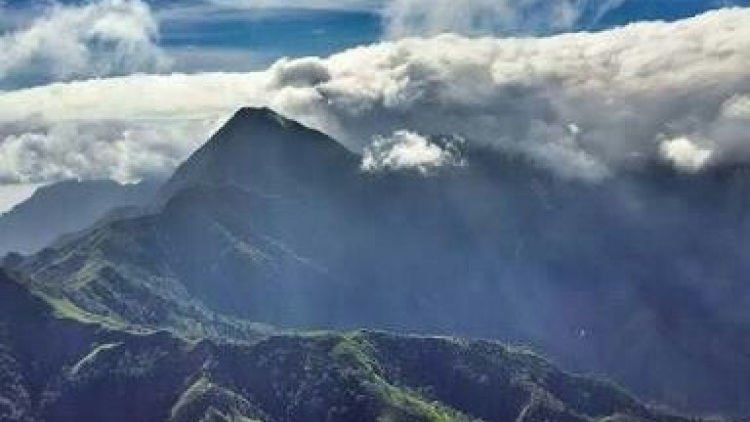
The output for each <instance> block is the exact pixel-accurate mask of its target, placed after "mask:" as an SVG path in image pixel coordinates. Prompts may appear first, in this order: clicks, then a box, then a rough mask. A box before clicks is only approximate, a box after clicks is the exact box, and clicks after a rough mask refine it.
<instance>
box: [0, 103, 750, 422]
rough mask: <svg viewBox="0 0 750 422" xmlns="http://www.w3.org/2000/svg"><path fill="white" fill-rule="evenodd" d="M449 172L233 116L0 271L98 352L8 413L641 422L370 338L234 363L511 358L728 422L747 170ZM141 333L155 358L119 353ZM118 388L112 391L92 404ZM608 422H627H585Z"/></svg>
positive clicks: (744, 346)
mask: <svg viewBox="0 0 750 422" xmlns="http://www.w3.org/2000/svg"><path fill="white" fill-rule="evenodd" d="M434 142H439V141H438V140H435V141H434ZM461 153H462V154H463V158H464V159H465V161H466V162H467V165H465V166H459V167H450V168H443V169H437V170H436V171H434V172H432V173H431V174H428V175H425V174H423V173H422V172H418V171H410V170H408V169H407V170H401V171H376V172H367V171H363V170H362V169H361V168H360V161H361V158H360V157H359V156H358V155H356V154H354V153H352V152H350V151H348V150H346V149H345V148H343V147H342V146H341V145H340V144H338V143H337V142H336V141H334V140H333V139H331V138H329V137H327V136H326V135H324V134H322V133H320V132H317V131H314V130H312V129H309V128H306V127H304V126H302V125H300V124H298V123H296V122H293V121H291V120H288V119H286V118H284V117H282V116H280V115H278V114H276V113H274V112H273V111H271V110H268V109H242V110H240V111H238V112H237V113H236V114H235V115H234V116H233V117H232V118H231V119H230V120H229V121H228V122H227V124H226V125H225V126H224V127H223V128H222V129H221V130H220V131H219V132H217V133H216V134H215V135H214V136H213V137H212V138H211V139H210V140H209V141H208V142H207V143H206V144H205V145H204V146H203V147H202V148H201V149H199V150H198V151H197V152H195V153H194V154H193V156H191V157H190V158H189V159H188V160H187V161H186V162H185V163H184V164H183V165H182V166H180V168H179V169H178V170H177V171H176V172H175V174H174V175H173V177H172V178H171V179H170V180H169V181H168V182H166V183H165V184H164V185H163V186H162V187H161V188H160V189H159V191H158V193H157V194H156V196H155V199H154V200H153V201H152V202H150V203H149V204H148V205H146V206H144V207H142V208H140V209H139V210H138V211H137V212H132V213H129V214H126V215H119V216H118V217H117V218H112V219H108V220H105V221H103V222H101V223H100V224H97V225H95V226H93V227H91V228H89V229H87V230H85V231H83V232H80V233H78V234H77V235H72V236H68V237H66V238H64V239H63V240H61V241H59V242H57V243H55V244H54V245H52V246H51V247H48V248H45V249H43V250H42V251H40V252H38V253H36V254H34V255H31V256H20V255H12V256H9V257H7V258H6V259H5V262H4V265H5V266H6V267H7V268H8V270H9V271H11V272H13V273H14V274H16V275H15V276H14V278H16V279H17V280H19V281H18V283H17V284H11V285H12V286H14V287H13V288H14V289H16V290H18V291H20V292H24V289H26V293H25V294H27V295H28V294H29V292H31V294H33V296H34V297H35V298H40V299H34V300H37V301H38V302H39V303H40V305H39V306H42V305H44V306H47V307H48V308H47V310H46V311H44V312H43V313H45V312H46V313H49V312H54V313H55V314H56V315H67V316H72V317H73V319H74V320H76V321H88V323H89V325H87V327H91V325H90V324H96V325H95V326H100V327H108V328H106V329H103V328H97V329H94V328H87V329H90V330H92V331H94V332H97V333H99V334H96V335H102V336H105V337H106V336H114V337H115V339H114V340H99V339H98V337H96V336H94V335H93V334H92V336H93V337H85V340H83V341H82V343H85V344H86V345H87V346H90V345H91V344H92V343H93V344H99V346H95V347H94V348H93V349H92V350H93V351H92V350H90V349H86V348H85V347H82V348H80V349H77V350H75V353H73V352H71V355H70V359H69V360H67V361H64V362H63V361H58V362H56V363H54V364H50V368H51V369H50V371H51V372H46V374H47V375H49V374H50V373H55V374H57V373H59V372H60V371H62V372H64V373H66V374H69V371H72V370H73V369H71V368H70V365H73V367H74V368H79V367H81V365H83V366H84V367H85V366H86V365H85V364H86V363H87V362H89V360H88V359H83V362H84V364H80V365H79V364H75V363H71V362H73V361H74V360H75V359H74V357H76V358H78V359H82V358H81V356H86V355H85V353H93V355H92V356H93V358H92V359H93V362H94V363H96V365H99V364H100V363H99V361H98V359H99V357H101V358H102V360H103V362H101V364H102V365H106V366H105V369H104V370H97V369H92V371H93V375H90V376H88V375H87V377H86V378H85V380H84V381H82V382H81V383H79V382H78V381H77V382H76V383H75V386H76V387H71V388H72V390H71V391H72V393H71V394H73V395H72V396H66V394H67V393H65V391H68V390H66V389H64V390H63V392H62V393H59V392H57V391H56V392H54V393H50V395H51V397H53V398H58V399H59V398H60V397H62V399H59V400H62V401H59V402H54V400H53V404H51V405H50V406H51V407H49V408H46V407H45V405H44V403H46V402H44V401H41V402H40V401H34V400H32V399H30V400H31V401H30V403H31V402H33V403H36V404H32V405H30V407H29V409H31V410H29V411H30V412H31V413H32V414H35V415H41V414H42V413H44V412H57V411H61V412H65V411H68V412H72V411H74V410H75V411H81V412H84V411H87V410H82V409H83V408H82V407H81V405H80V403H82V402H80V401H79V402H76V401H75V400H89V399H90V398H91V397H92V396H90V395H88V393H85V392H87V391H88V392H92V391H97V390H99V389H101V394H102V395H103V396H104V397H107V398H111V397H112V396H107V394H123V395H124V396H121V397H130V398H131V399H132V396H128V394H137V392H138V391H139V390H140V388H141V384H138V383H139V382H143V379H164V380H165V384H164V386H163V387H159V386H158V385H154V386H150V387H146V386H143V388H144V390H143V391H150V390H148V388H163V389H164V391H165V392H169V394H171V396H170V395H169V394H167V393H165V396H163V397H164V399H163V401H161V402H159V403H156V402H154V403H152V404H149V406H151V405H153V406H154V407H153V409H151V408H149V409H145V408H144V413H143V415H144V419H143V420H153V419H152V416H153V415H163V414H164V412H165V410H164V409H167V408H171V407H170V406H175V405H176V404H175V403H177V402H180V403H187V404H186V405H185V406H187V407H180V406H178V410H175V411H174V412H177V414H180V412H181V411H182V410H181V409H190V410H189V411H188V410H186V412H188V413H187V414H189V415H191V416H190V417H189V418H188V419H180V420H197V419H192V416H193V415H197V414H201V415H204V414H205V415H207V416H206V417H207V420H221V419H216V418H219V416H220V415H223V417H225V419H231V417H229V416H227V415H230V416H231V415H234V416H232V417H235V416H236V418H235V419H237V418H240V416H242V417H245V418H250V419H252V418H257V419H261V420H266V419H268V420H326V417H324V416H323V414H322V413H320V412H322V410H321V409H327V411H328V412H334V413H332V414H331V415H332V416H330V418H329V419H328V420H342V421H343V420H461V419H462V418H464V417H468V418H469V419H471V418H481V419H484V420H497V421H505V420H529V421H535V420H556V421H557V420H658V419H659V418H660V417H661V416H655V415H654V414H653V413H649V412H650V411H648V410H646V409H645V408H644V407H643V406H641V405H639V404H637V403H636V402H635V401H633V400H632V399H630V398H628V396H627V395H625V394H623V393H620V392H618V391H617V390H616V389H612V388H611V387H604V386H603V385H601V384H598V383H595V382H593V381H588V380H585V379H583V378H570V377H568V376H566V375H563V374H562V373H561V372H559V371H557V370H555V369H553V367H552V366H550V365H549V364H547V363H544V362H543V361H541V360H539V359H538V358H531V357H530V356H529V355H528V354H524V353H521V354H516V353H515V352H510V351H509V350H508V349H506V348H503V347H501V346H498V345H496V344H494V343H488V342H475V343H471V342H459V341H454V340H445V339H443V340H440V339H434V338H429V337H398V336H391V335H385V334H378V333H374V332H370V331H364V332H360V333H355V334H336V335H334V334H326V335H309V336H298V335H289V334H287V335H285V336H284V335H282V336H280V337H274V336H271V337H270V339H267V340H261V341H260V342H259V343H258V341H259V340H258V338H266V337H267V336H268V335H269V333H272V332H273V329H272V328H269V326H282V327H289V328H294V329H301V330H311V329H335V330H350V329H355V328H362V327H364V328H367V329H380V330H382V329H385V330H394V331H409V332H418V333H424V334H427V333H429V334H457V335H461V336H477V337H486V338H494V339H500V340H508V341H513V342H520V343H523V344H528V345H531V346H532V347H534V348H535V349H537V350H540V351H542V352H543V353H545V354H547V355H549V356H551V357H553V358H554V359H555V360H556V361H557V362H559V363H560V364H561V365H562V366H563V367H565V368H568V369H572V370H575V371H586V372H597V373H603V374H607V375H608V376H612V377H614V379H615V380H617V381H618V382H621V383H623V384H624V385H625V386H626V387H627V388H629V389H632V390H633V391H635V392H636V393H637V394H638V395H639V396H640V397H643V398H647V399H648V400H653V401H657V402H662V403H665V404H669V405H672V406H674V407H677V408H679V409H680V410H689V411H696V412H724V413H727V414H740V413H744V412H748V411H750V408H749V407H748V403H750V341H749V340H748V339H750V331H749V330H748V329H749V328H750V319H749V318H748V317H747V312H746V309H747V308H746V306H747V305H748V302H749V300H748V299H749V298H750V295H748V293H750V289H748V287H747V286H746V285H745V284H746V283H745V274H747V273H748V272H747V271H748V269H749V268H748V264H747V263H748V262H750V260H748V259H746V258H748V257H747V253H748V251H750V248H748V246H750V245H748V239H750V237H748V229H749V228H750V225H748V218H747V210H748V206H750V196H748V193H750V177H749V175H748V169H745V168H722V169H717V170H715V171H711V172H707V173H703V174H695V175H686V174H680V173H677V172H675V171H673V170H672V169H670V168H666V167H663V166H661V165H660V164H658V163H654V164H653V165H650V166H647V167H644V168H642V169H639V170H634V171H633V172H632V173H630V174H625V175H622V177H618V178H617V179H614V178H613V179H610V180H607V181H604V182H602V183H600V184H589V183H582V182H575V181H568V180H561V179H559V178H557V177H555V176H553V175H551V174H549V173H547V172H546V171H544V170H541V169H539V168H537V167H536V166H535V165H534V163H529V162H526V161H524V160H522V159H519V158H517V157H513V156H508V155H506V154H502V153H500V152H497V151H495V150H492V149H490V148H484V147H478V146H465V148H463V149H462V151H461ZM6 284H7V283H6ZM19 286H22V287H23V288H21V287H19ZM35 303H36V302H35ZM8 318H10V316H8ZM55 321H57V319H56V320H55ZM248 321H252V323H250V322H248ZM55 323H56V324H57V323H62V324H70V325H72V326H75V327H78V328H75V330H80V329H82V328H80V327H79V324H81V323H80V322H55ZM14 324H15V323H8V324H7V326H9V327H10V326H14ZM45 324H46V323H45ZM264 324H268V325H264ZM101 330H103V331H104V333H102V332H101ZM154 330H166V331H168V332H170V333H171V334H169V335H167V334H164V333H156V334H143V332H152V331H154ZM126 331H128V332H132V331H136V332H137V334H128V333H126ZM66 335H67V334H66ZM86 335H89V334H86ZM61 336H63V335H62V334H61ZM11 338H14V336H11ZM107 338H109V337H107ZM152 339H153V340H152ZM182 339H188V340H182ZM200 339H204V340H203V341H199V340H200ZM27 341H33V337H32V338H29V340H27ZM61 341H63V340H61ZM152 341H153V342H155V343H158V345H156V346H154V343H152ZM196 342H197V343H196ZM228 342H229V343H233V344H241V345H242V346H231V347H230V346H225V344H227V343H228ZM188 344H192V345H193V346H188ZM97 347H98V348H97ZM102 347H103V348H102ZM131 348H136V349H137V350H138V351H133V350H132V349H131ZM154 348H155V349H154ZM341 349H343V355H340V354H339V352H341V351H342V350H341ZM196 350H198V351H196ZM165 351H166V352H165ZM164 353H168V354H169V356H170V361H173V362H175V363H174V364H168V363H166V362H162V361H161V360H159V359H160V358H159V356H164ZM11 354H12V355H13V356H14V358H13V359H16V360H18V359H21V361H22V363H23V360H24V359H26V358H24V357H23V356H24V352H14V353H11ZM100 355H101V356H100ZM19 356H20V358H19ZM283 356H288V360H286V361H285V360H284V359H282V357H283ZM339 358H340V359H342V360H341V361H339V360H338V359H339ZM507 359H509V361H508V360H507ZM183 360H184V362H183ZM122 362H136V363H137V364H134V365H132V366H133V367H136V368H137V367H140V366H141V363H143V365H144V366H145V367H146V368H147V369H145V370H140V369H127V367H128V365H127V364H123V363H122ZM180 362H183V363H180ZM207 362H208V363H207ZM511 362H514V363H512V364H511ZM79 363H80V362H79ZM13 365H15V364H13ZM66 365H67V366H66ZM123 365H125V368H123ZM290 365H291V366H290ZM330 365H333V366H334V367H335V369H331V368H330ZM509 365H510V366H509ZM514 365H518V366H514ZM308 366H309V371H308V369H307V368H308ZM96 367H97V366H94V368H96ZM510 367H516V368H518V369H512V370H511V369H509V368H510ZM541 367H544V368H546V369H544V370H541V372H539V371H540V370H539V368H541ZM65 368H66V369H65ZM118 368H120V369H118ZM201 368H203V369H201ZM206 368H207V369H206ZM214 370H215V371H216V372H213V371H214ZM66 371H68V372H66ZM118 371H121V372H122V373H124V374H125V377H124V378H123V380H122V383H123V384H122V386H119V384H117V385H118V386H114V387H111V388H114V389H116V390H117V391H115V392H107V388H110V387H109V386H108V385H107V383H106V377H107V376H110V375H112V376H114V375H113V374H120V372H118ZM153 371H156V372H153ZM160 371H167V373H165V375H162V374H163V373H162V372H160ZM170 371H175V372H170ZM243 371H245V372H243ZM516 371H520V372H516ZM43 372H44V371H43ZM131 372H134V373H135V374H136V375H133V374H132V373H131ZM76 373H78V372H76ZM529 373H535V374H537V375H533V376H531V375H528V374H529ZM270 374H273V376H272V375H270ZM539 374H548V375H549V374H557V375H554V376H553V378H555V377H557V378H556V379H557V381H554V382H551V381H549V382H548V379H547V378H538V375H539ZM13 376H14V377H16V378H18V377H23V376H25V375H23V374H21V375H18V374H17V375H13ZM117 376H118V377H119V375H117ZM133 377H134V378H133ZM141 377H143V378H141ZM244 377H247V378H244ZM308 377H309V378H308ZM55 379H57V380H60V379H63V380H64V379H65V377H62V378H60V377H57V378H55ZM188 379H189V380H192V381H191V382H192V384H191V383H188V384H187V385H186V384H185V382H187V381H186V380H188ZM169 380H172V381H169ZM259 380H264V381H259ZM303 380H308V381H309V382H313V381H315V382H313V384H312V385H309V384H308V381H304V382H303ZM573 380H575V381H573ZM178 381H179V382H178ZM56 382H57V383H58V384H56V385H61V386H63V387H65V388H67V386H66V383H65V381H56ZM118 382H119V381H118ZM579 382H580V383H582V384H580V385H579V384H578V383H579ZM44 383H46V381H45V382H43V383H42V384H44ZM60 383H61V384H60ZM87 383H89V384H87ZM248 383H249V384H248ZM253 383H259V384H253ZM327 383H330V384H327ZM590 383H593V384H590ZM157 384H158V383H157ZM35 385H39V384H35ZM45 385H46V384H45ZM190 385H192V387H191V386H190ZM553 385H554V386H556V387H554V388H553ZM102 386H106V387H107V388H103V387H102ZM561 386H562V387H561ZM584 386H596V387H584ZM30 388H32V389H33V388H38V387H30ZM76 388H80V389H83V390H76ZM559 388H562V390H560V389H559ZM588 388H593V390H591V391H588V392H586V389H588ZM569 389H570V390H569ZM14 391H15V390H14ZM19 391H20V390H19ZM80 391H84V393H80ZM521 391H523V392H521ZM334 392H337V393H334ZM79 393H80V394H81V396H76V394H79ZM14 394H15V393H14ZM17 394H21V395H23V393H21V392H19V393H17ZM34 394H38V391H37V393H29V396H30V397H32V396H33V397H39V396H38V395H36V396H35V395H34ZM143 394H144V395H145V394H146V393H145V392H144V393H143ZM159 394H161V393H159ZM180 395H183V398H184V400H179V401H178V400H177V397H179V396H180ZM151 396H152V394H149V397H151ZM45 397H46V396H45ZM154 397H162V396H159V395H158V394H157V393H154ZM185 397H187V398H185ZM530 398H534V399H533V400H531V401H530ZM66 400H72V401H71V402H67V401H66ZM101 402H104V400H101ZM40 403H41V404H40ZM60 403H63V404H60ZM64 403H69V404H64ZM540 403H542V404H540ZM58 404H60V405H61V406H63V407H64V409H63V410H59V409H58V408H56V407H55V406H58ZM65 406H67V407H65ZM144 406H145V405H144ZM538 406H541V407H538ZM0 409H1V407H0ZM55 409H58V410H55ZM65 409H67V410H65ZM154 409H160V410H154ZM335 409H338V410H335ZM342 409H343V410H342ZM90 411H91V412H97V411H100V410H98V409H95V408H92V409H91V410H90ZM113 411H114V410H113ZM338 411H341V412H342V413H336V412H338ZM34 412H36V413H34ZM39 412H42V413H39ZM152 412H156V413H152ZM158 412H161V413H158ZM194 412H198V413H194ZM316 412H317V413H316ZM352 412H353V413H352ZM549 412H553V413H549ZM554 412H557V413H554ZM621 413H622V414H626V415H634V418H630V419H628V418H627V417H625V416H618V417H615V418H614V419H606V417H608V416H613V417H614V415H616V414H621ZM62 414H64V413H49V415H62ZM71 414H72V413H71ZM174 414H175V413H173V415H174ZM95 415H96V416H98V417H100V416H101V414H100V413H91V414H90V415H83V416H90V417H94V416H95ZM77 416H81V415H77ZM83 416H81V417H83ZM209 416H210V417H209ZM305 416H306V417H305ZM355 416H356V417H355ZM379 417H380V418H383V419H378V418H379ZM211 418H214V419H211ZM352 418H353V419H352ZM389 418H390V419H389ZM587 418H589V419H587ZM618 418H619V419H618ZM639 418H640V419H639ZM162 419H163V418H162ZM109 420H112V419H109Z"/></svg>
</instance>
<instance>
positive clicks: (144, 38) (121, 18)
mask: <svg viewBox="0 0 750 422" xmlns="http://www.w3.org/2000/svg"><path fill="white" fill-rule="evenodd" d="M157 36H158V24H157V22H156V20H155V19H154V18H153V16H152V14H151V10H150V9H149V7H148V5H147V4H146V3H144V2H143V1H141V0H102V1H98V2H92V3H86V4H84V5H81V6H60V5H53V6H52V7H51V8H50V9H49V10H47V11H46V12H45V13H44V15H43V16H41V17H39V18H37V19H35V20H33V21H31V22H30V23H29V24H28V25H26V26H25V27H23V28H20V29H18V30H15V31H14V32H9V33H6V34H3V35H0V89H1V88H6V89H7V88H12V87H17V86H30V85H34V84H40V83H47V82H52V81H59V80H70V79H76V78H88V77H101V76H109V75H123V74H129V73H133V72H152V71H156V70H162V69H164V68H165V67H166V66H167V65H168V59H167V58H166V56H165V55H164V53H163V52H162V51H161V49H160V48H159V47H158V46H157V43H156V39H157Z"/></svg>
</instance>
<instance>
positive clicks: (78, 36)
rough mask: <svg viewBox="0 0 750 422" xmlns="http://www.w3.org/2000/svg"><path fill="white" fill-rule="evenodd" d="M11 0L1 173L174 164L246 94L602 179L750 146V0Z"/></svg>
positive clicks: (414, 140)
mask: <svg viewBox="0 0 750 422" xmlns="http://www.w3.org/2000/svg"><path fill="white" fill-rule="evenodd" d="M0 5H1V6H0V7H1V8H2V10H1V11H0V184H4V185H19V184H28V183H47V182H51V181H55V180H60V179H65V178H115V179H117V180H121V181H133V180H138V179H140V178H143V177H149V176H152V175H155V174H165V173H167V172H168V171H170V170H171V169H172V168H173V167H174V166H175V165H176V164H177V163H179V162H180V160H182V159H184V158H185V157H186V156H187V155H188V154H189V153H190V152H191V151H192V150H193V149H194V148H196V147H197V146H198V145H199V144H200V143H201V142H203V141H205V139H206V137H207V136H208V135H209V134H210V133H211V131H213V130H215V129H216V128H217V127H218V126H219V125H220V124H221V122H222V121H223V119H225V118H226V117H227V115H228V114H229V113H231V112H232V110H233V109H235V108H237V107H240V106H243V105H270V106H272V107H274V108H276V109H278V110H279V111H281V112H284V113H286V114H289V115H290V116H291V117H294V118H298V119H300V120H302V121H303V122H305V123H307V124H309V125H312V126H315V127H317V128H320V129H322V130H324V131H326V132H327V133H329V134H331V135H332V136H335V137H336V138H337V139H339V140H340V141H341V142H343V143H344V144H345V145H346V146H348V147H349V148H351V149H353V150H356V151H363V150H364V151H372V149H369V150H368V148H371V147H372V142H373V140H380V141H381V142H383V140H385V139H387V140H393V139H396V140H398V139H402V140H404V141H405V142H406V141H408V142H410V143H408V144H405V145H402V146H395V147H393V148H391V151H407V152H409V153H411V152H413V151H422V152H424V153H425V154H428V153H429V154H431V156H434V157H445V155H444V154H445V152H443V153H441V152H439V151H435V150H434V149H430V148H431V147H429V146H426V145H424V144H423V143H420V142H418V141H419V140H420V139H421V137H422V136H425V135H431V134H455V135H458V136H460V137H462V138H465V139H467V140H468V141H470V142H481V143H484V144H490V145H493V146H496V147H498V148H501V149H503V150H505V151H507V152H508V153H513V154H521V155H523V156H526V157H528V158H530V159H532V160H534V161H535V162H537V163H539V165H540V166H543V167H546V168H549V169H550V170H551V171H554V172H557V173H558V174H559V175H561V176H564V177H569V178H579V179H585V180H592V181H593V180H598V179H601V178H603V177H611V176H612V175H613V174H616V172H617V171H620V169H621V168H624V167H627V166H628V165H630V164H629V163H631V162H633V161H638V160H640V159H658V160H664V161H666V162H669V163H671V164H673V165H674V166H675V167H677V168H680V169H682V170H684V171H689V172H693V171H700V169H702V168H704V167H705V166H709V165H714V164H717V163H724V162H729V161H732V160H735V161H737V160H740V161H742V160H746V159H750V147H747V146H746V144H747V143H748V142H746V138H744V136H745V135H744V133H747V129H748V124H749V123H750V76H748V75H747V69H748V68H750V32H749V31H750V11H748V9H743V8H742V6H750V0H735V1H728V0H717V1H713V0H669V1H667V0H664V1H658V0H558V1H547V0H466V1H455V0H348V1H346V0H338V1H333V0H311V1H291V0H178V1H164V0H151V1H143V0H92V1H64V2H53V1H46V0H40V1H27V0H24V1H21V0H5V1H1V0H0ZM732 6H735V7H732ZM696 16H697V17H696ZM643 21H654V22H650V23H647V22H643ZM656 21H664V22H656ZM621 26H625V27H624V28H620V27H621ZM445 33H452V34H453V35H445ZM306 56H317V57H313V58H301V57H306ZM300 58H301V59H300ZM435 116H440V117H441V118H440V119H436V118H435ZM405 134H409V135H408V136H407V135H405ZM425 148H426V149H425ZM416 160H417V161H419V157H417V158H416ZM0 196H3V195H2V192H0ZM2 202H3V200H2V198H0V209H2V208H3V206H2ZM6 202H12V201H10V200H7V201H6Z"/></svg>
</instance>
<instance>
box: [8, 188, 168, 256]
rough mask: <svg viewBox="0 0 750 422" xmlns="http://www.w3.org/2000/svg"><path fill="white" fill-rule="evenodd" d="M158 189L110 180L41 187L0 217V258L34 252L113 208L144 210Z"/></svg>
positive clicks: (97, 218)
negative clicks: (9, 253) (141, 207)
mask: <svg viewBox="0 0 750 422" xmlns="http://www.w3.org/2000/svg"><path fill="white" fill-rule="evenodd" d="M158 187H159V183H157V182H142V183H138V184H133V185H122V184H119V183H117V182H113V181H110V180H98V181H97V180H94V181H77V180H68V181H64V182H59V183H54V184H52V185H49V186H43V187H41V188H39V189H37V190H36V192H34V194H33V195H32V197H31V198H29V199H28V200H26V201H24V202H22V203H21V204H19V205H17V206H15V207H14V208H13V209H11V210H10V211H8V212H7V213H4V214H0V255H5V254H6V253H8V252H19V253H25V254H26V253H32V252H37V251H38V250H40V249H42V248H43V247H45V246H47V245H49V244H51V243H52V242H53V241H55V240H56V239H57V238H58V237H60V236H62V235H65V234H70V233H74V232H77V231H80V230H83V229H85V228H88V227H89V226H91V225H92V224H93V223H94V222H95V221H97V220H99V219H101V218H104V217H105V216H106V215H107V214H108V213H109V212H112V211H113V210H115V209H117V208H123V207H140V206H144V205H146V204H148V203H149V202H150V201H151V199H152V196H153V194H154V192H155V191H156V189H157V188H158Z"/></svg>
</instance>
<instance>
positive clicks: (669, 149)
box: [660, 136, 711, 172]
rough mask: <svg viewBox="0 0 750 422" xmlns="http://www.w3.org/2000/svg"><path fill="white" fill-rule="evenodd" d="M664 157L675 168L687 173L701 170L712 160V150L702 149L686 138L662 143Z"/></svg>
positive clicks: (661, 148) (661, 149)
mask: <svg viewBox="0 0 750 422" xmlns="http://www.w3.org/2000/svg"><path fill="white" fill-rule="evenodd" d="M660 151H661V154H662V156H663V157H664V158H665V159H666V160H669V161H670V162H672V164H674V166H675V167H677V168H678V169H680V170H684V171H687V172H696V171H699V170H701V169H702V168H703V167H704V166H705V165H706V163H707V162H708V160H709V159H710V158H711V150H710V149H707V148H701V147H699V146H698V145H696V144H695V143H694V142H693V141H691V140H690V139H688V138H686V137H684V136H683V137H679V138H675V139H670V140H665V141H664V142H662V143H661V146H660Z"/></svg>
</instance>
